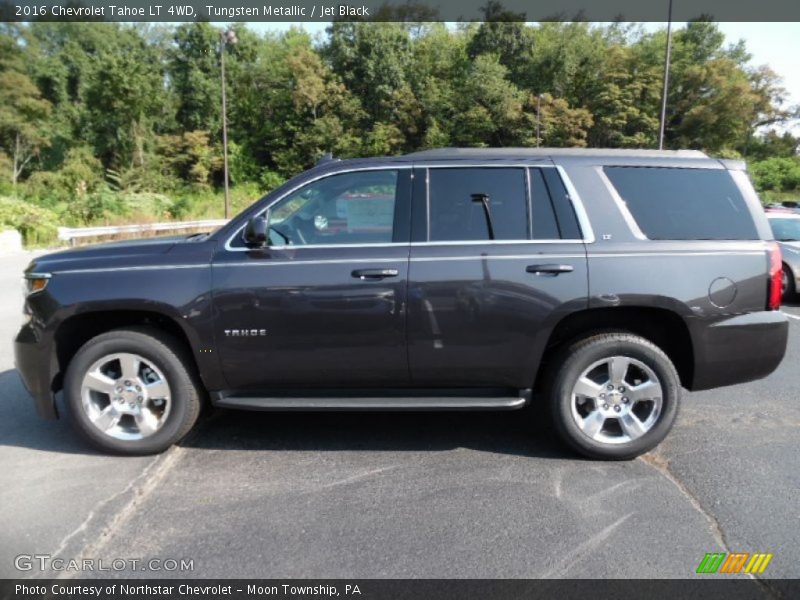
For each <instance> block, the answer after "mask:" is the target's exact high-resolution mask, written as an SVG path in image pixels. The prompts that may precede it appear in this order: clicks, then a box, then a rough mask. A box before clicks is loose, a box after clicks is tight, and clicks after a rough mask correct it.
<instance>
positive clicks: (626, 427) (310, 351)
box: [15, 149, 788, 460]
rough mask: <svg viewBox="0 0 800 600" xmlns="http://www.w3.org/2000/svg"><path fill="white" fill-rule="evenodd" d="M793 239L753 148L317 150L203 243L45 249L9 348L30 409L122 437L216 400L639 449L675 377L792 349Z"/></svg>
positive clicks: (127, 449)
mask: <svg viewBox="0 0 800 600" xmlns="http://www.w3.org/2000/svg"><path fill="white" fill-rule="evenodd" d="M781 264H782V263H781V256H780V250H779V249H778V246H777V244H776V243H775V242H774V241H773V235H772V232H771V230H770V227H769V225H768V223H767V219H766V217H765V216H764V213H763V210H762V209H761V206H760V203H759V200H758V198H757V196H756V194H755V192H754V190H753V188H752V186H751V184H750V182H749V180H748V177H747V175H746V173H745V172H744V165H743V163H739V162H731V161H723V160H715V159H711V158H709V157H707V156H705V155H704V154H702V153H699V152H694V151H675V152H661V151H641V150H635V151H633V150H631V151H628V150H561V149H560V150H555V149H553V150H550V149H494V150H492V149H469V150H468V149H441V150H431V151H425V152H419V153H414V154H409V155H406V156H401V157H391V158H370V159H354V160H346V161H337V160H325V161H323V162H322V163H321V164H319V165H317V166H316V167H315V168H313V169H311V170H309V171H307V172H305V173H303V174H301V175H299V176H297V177H295V178H293V179H291V180H290V181H288V182H287V183H286V184H284V185H283V186H281V187H280V188H278V189H276V190H275V191H273V192H271V193H270V194H267V195H266V196H265V197H264V198H262V199H261V200H259V201H257V202H256V203H255V204H253V205H252V206H251V207H250V208H248V209H247V210H245V211H244V212H243V213H242V214H240V215H239V216H237V217H236V218H234V219H233V220H232V221H230V222H229V223H228V224H227V225H225V226H224V227H222V228H220V229H218V230H217V231H215V232H213V233H211V234H203V235H195V236H189V237H177V238H160V239H151V240H140V241H135V242H118V243H111V244H102V245H97V246H90V247H84V248H77V249H70V250H66V251H62V252H58V253H55V254H50V255H47V256H42V257H39V258H36V259H35V260H34V261H33V262H32V263H31V265H30V266H29V267H28V269H27V270H26V272H25V277H26V279H27V281H28V294H27V298H26V302H25V312H26V314H27V315H28V317H29V319H28V320H27V322H26V323H25V324H24V325H23V327H22V329H21V330H20V332H19V334H18V336H17V338H16V344H15V353H16V361H17V365H18V368H19V371H20V373H21V375H22V378H23V380H24V382H25V385H26V387H27V389H28V390H29V391H30V392H31V394H32V395H33V397H34V400H35V405H36V408H37V410H38V412H39V414H40V415H42V416H44V417H48V418H54V417H56V416H57V412H58V411H57V408H56V406H57V405H56V403H55V400H54V395H55V394H56V392H58V391H59V390H63V394H64V403H63V404H64V407H65V408H66V411H67V412H68V413H70V416H71V418H72V421H73V423H74V424H75V426H76V428H77V430H78V431H79V432H80V433H81V434H83V436H84V437H85V438H86V439H87V440H88V441H89V442H91V443H93V444H94V445H96V446H98V447H99V448H101V449H103V450H105V451H109V452H114V453H121V454H145V453H154V452H159V451H162V450H164V449H165V448H167V447H169V446H170V445H171V444H174V443H176V442H178V441H179V440H180V439H181V438H182V437H183V436H184V435H185V434H186V433H187V432H188V431H189V430H190V429H191V427H192V426H193V424H194V423H195V421H196V419H197V417H198V414H199V411H200V407H201V404H202V403H204V402H205V401H210V403H211V404H212V405H214V406H219V407H228V408H242V409H253V410H323V409H331V410H511V409H518V408H522V407H523V406H525V405H527V404H531V403H535V404H538V405H540V406H542V407H545V408H546V409H547V412H548V413H549V415H550V417H551V418H552V422H553V425H554V427H555V429H556V430H557V432H558V433H559V434H560V436H561V438H562V439H563V440H564V441H565V442H566V443H567V444H568V445H569V446H571V447H572V448H573V449H574V450H576V451H577V452H579V453H582V454H584V455H586V456H589V457H592V458H599V459H614V460H620V459H630V458H633V457H635V456H638V455H640V454H642V453H644V452H647V451H648V450H650V449H652V448H654V447H655V446H656V445H657V444H658V443H659V442H660V441H661V440H662V439H663V438H664V437H665V436H666V434H667V432H668V431H669V430H670V428H671V427H672V425H673V423H674V421H675V417H676V414H677V411H678V406H679V404H680V401H681V391H682V389H683V388H685V389H688V390H704V389H709V388H714V387H718V386H724V385H731V384H735V383H740V382H745V381H750V380H754V379H758V378H762V377H765V376H767V375H768V374H769V373H771V372H772V371H773V370H774V369H775V368H776V367H777V366H778V364H779V363H780V362H781V360H782V358H783V355H784V353H785V349H786V343H787V336H788V323H787V319H786V317H785V316H784V315H783V314H782V313H781V312H780V311H779V310H778V309H779V307H780V300H781V295H780V294H781V271H782V269H781Z"/></svg>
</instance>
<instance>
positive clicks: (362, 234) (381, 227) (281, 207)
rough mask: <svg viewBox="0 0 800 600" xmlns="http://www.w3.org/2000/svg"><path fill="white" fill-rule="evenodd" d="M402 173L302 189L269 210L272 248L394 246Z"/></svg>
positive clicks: (362, 175) (337, 178)
mask: <svg viewBox="0 0 800 600" xmlns="http://www.w3.org/2000/svg"><path fill="white" fill-rule="evenodd" d="M396 192H397V171H390V170H386V171H383V170H380V171H355V172H352V173H342V174H339V175H331V176H330V177H325V178H324V179H320V180H318V181H315V182H313V183H309V184H308V185H307V186H305V187H303V188H301V189H300V190H297V191H296V192H294V193H293V194H291V195H289V196H287V197H286V198H284V199H282V200H281V201H280V202H278V203H277V204H276V205H274V206H273V207H272V208H271V209H270V215H269V228H270V243H271V244H273V245H277V246H284V245H292V246H306V245H312V244H342V245H346V244H383V243H391V241H392V228H393V223H394V204H395V194H396Z"/></svg>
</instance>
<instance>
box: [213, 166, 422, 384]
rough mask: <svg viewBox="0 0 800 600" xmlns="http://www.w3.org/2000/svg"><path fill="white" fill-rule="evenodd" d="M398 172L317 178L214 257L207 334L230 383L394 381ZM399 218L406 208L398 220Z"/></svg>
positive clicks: (401, 233)
mask: <svg viewBox="0 0 800 600" xmlns="http://www.w3.org/2000/svg"><path fill="white" fill-rule="evenodd" d="M410 180H411V174H410V170H409V169H386V170H361V171H348V172H343V173H338V174H332V175H328V176H326V177H323V178H321V179H318V180H315V181H312V182H311V183H308V184H307V185H305V186H303V187H301V188H300V189H297V190H295V191H293V192H290V193H289V194H287V195H286V196H284V197H283V198H281V199H280V200H278V201H277V203H275V204H273V205H272V206H271V208H270V209H269V212H268V218H269V225H270V229H269V230H270V244H269V245H268V246H267V247H265V248H263V249H248V248H247V247H246V246H245V245H244V243H243V241H242V240H241V238H240V236H239V235H237V236H234V238H233V239H232V240H231V242H230V243H229V244H228V247H227V248H225V249H222V250H220V251H219V253H218V254H217V256H216V257H215V260H214V264H213V273H214V308H215V311H214V330H215V340H216V347H217V351H218V352H219V357H220V361H221V364H222V369H223V371H224V374H225V377H226V380H227V382H228V385H229V387H230V388H231V389H232V390H245V389H275V388H280V387H283V386H286V387H294V388H297V387H308V388H313V387H321V386H325V387H331V386H340V387H355V386H362V387H363V386H369V385H375V386H379V385H380V386H383V385H404V384H407V383H408V381H409V372H408V358H407V352H406V340H405V328H406V291H407V290H406V288H407V281H408V254H409V246H408V223H407V215H408V214H409V213H408V203H409V201H410ZM403 215H406V216H403Z"/></svg>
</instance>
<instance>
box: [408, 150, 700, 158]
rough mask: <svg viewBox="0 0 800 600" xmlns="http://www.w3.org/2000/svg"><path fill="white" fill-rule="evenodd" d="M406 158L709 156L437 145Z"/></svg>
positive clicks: (696, 152)
mask: <svg viewBox="0 0 800 600" xmlns="http://www.w3.org/2000/svg"><path fill="white" fill-rule="evenodd" d="M405 156H407V157H409V158H414V159H418V158H424V159H431V160H453V159H493V158H494V159H503V158H505V159H513V158H519V159H525V158H546V157H551V156H570V157H595V158H601V157H603V158H606V157H607V158H708V155H706V154H705V153H703V152H700V151H699V150H638V149H631V148H614V149H607V148H436V149H434V150H422V151H420V152H412V153H410V154H406V155H405Z"/></svg>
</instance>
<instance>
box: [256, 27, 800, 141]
mask: <svg viewBox="0 0 800 600" xmlns="http://www.w3.org/2000/svg"><path fill="white" fill-rule="evenodd" d="M248 25H249V26H251V27H252V28H253V29H255V30H257V31H267V30H273V31H276V30H277V31H283V30H286V29H289V28H290V27H292V26H296V27H302V28H303V29H305V30H306V31H308V32H309V33H311V34H317V33H321V34H324V32H325V28H326V27H327V26H328V23H248ZM665 26H666V23H646V24H645V27H646V29H649V30H652V29H657V28H660V27H665ZM719 28H720V30H721V31H722V32H723V33H724V34H725V37H726V39H727V41H728V42H729V43H735V42H737V41H738V40H740V39H743V40H744V41H745V43H746V46H747V50H748V51H749V52H750V54H752V56H753V59H752V61H751V62H752V64H753V65H756V66H757V65H763V64H766V65H769V66H770V67H771V68H772V70H773V71H775V72H776V73H777V74H778V75H780V76H781V77H782V78H783V86H784V87H785V88H786V91H787V92H788V103H789V104H791V105H797V104H800V23H719ZM792 130H793V131H794V133H795V134H797V133H798V132H800V124H798V125H795V127H793V128H792Z"/></svg>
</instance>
